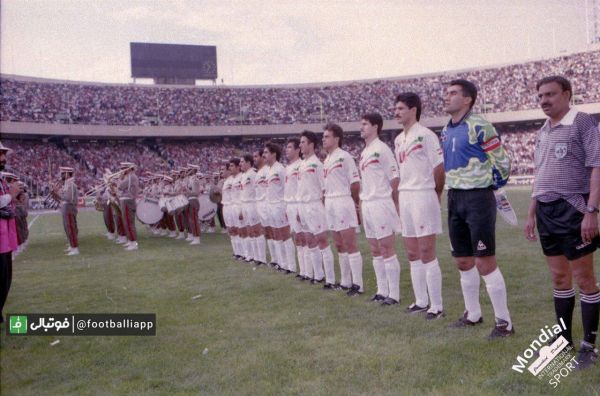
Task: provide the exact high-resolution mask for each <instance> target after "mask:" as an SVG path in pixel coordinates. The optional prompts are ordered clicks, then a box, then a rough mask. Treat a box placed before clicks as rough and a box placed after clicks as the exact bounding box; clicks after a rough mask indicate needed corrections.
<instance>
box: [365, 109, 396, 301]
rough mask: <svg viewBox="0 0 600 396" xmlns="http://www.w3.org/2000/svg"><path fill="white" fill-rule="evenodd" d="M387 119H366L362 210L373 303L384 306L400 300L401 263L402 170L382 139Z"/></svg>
mask: <svg viewBox="0 0 600 396" xmlns="http://www.w3.org/2000/svg"><path fill="white" fill-rule="evenodd" d="M382 128H383V118H382V117H381V115H380V114H377V113H368V114H365V115H363V116H362V120H361V128H360V136H361V137H362V138H363V139H365V143H366V147H365V148H364V150H363V151H362V153H361V155H360V164H359V169H360V174H361V191H360V200H361V210H362V216H363V226H364V228H365V236H366V237H367V241H368V242H369V247H370V248H371V253H372V255H373V268H374V269H375V277H376V278H377V293H376V294H375V295H374V296H373V297H372V298H371V301H381V303H382V305H393V304H398V302H399V301H400V263H399V262H398V257H396V251H395V249H394V245H395V241H396V237H395V233H399V232H400V219H399V218H398V183H399V177H398V167H397V165H396V160H395V158H394V153H392V150H391V149H390V148H389V147H388V146H387V144H385V143H383V142H382V141H381V140H379V133H380V132H381V129H382Z"/></svg>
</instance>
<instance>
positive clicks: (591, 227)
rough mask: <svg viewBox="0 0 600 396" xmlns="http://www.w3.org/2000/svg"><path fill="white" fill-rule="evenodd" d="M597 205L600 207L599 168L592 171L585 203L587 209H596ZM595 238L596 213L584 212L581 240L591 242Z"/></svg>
mask: <svg viewBox="0 0 600 396" xmlns="http://www.w3.org/2000/svg"><path fill="white" fill-rule="evenodd" d="M598 205H600V167H596V168H594V169H592V176H591V177H590V197H589V199H588V202H587V206H588V207H592V208H598ZM596 236H598V212H595V213H589V212H586V214H585V215H584V216H583V221H582V222H581V239H582V240H583V241H584V242H591V240H592V239H594V238H595V237H596Z"/></svg>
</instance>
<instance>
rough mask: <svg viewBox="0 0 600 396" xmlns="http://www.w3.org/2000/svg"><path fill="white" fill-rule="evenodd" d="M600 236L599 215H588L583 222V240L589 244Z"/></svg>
mask: <svg viewBox="0 0 600 396" xmlns="http://www.w3.org/2000/svg"><path fill="white" fill-rule="evenodd" d="M597 236H598V215H597V214H596V213H586V214H585V216H583V221H582V222H581V239H582V240H583V242H586V243H589V242H591V241H592V239H594V238H595V237H597Z"/></svg>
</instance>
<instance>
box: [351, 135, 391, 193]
mask: <svg viewBox="0 0 600 396" xmlns="http://www.w3.org/2000/svg"><path fill="white" fill-rule="evenodd" d="M359 167H360V178H361V180H362V184H361V191H360V199H361V200H362V201H369V200H373V199H382V198H391V197H392V187H391V186H390V183H391V181H392V180H393V179H395V178H397V177H398V166H397V165H396V160H395V159H394V153H392V150H391V149H390V148H389V147H388V145H387V144H385V143H383V142H382V141H381V140H379V138H375V140H373V141H372V142H371V143H370V144H369V145H368V146H367V147H365V149H364V150H363V151H362V153H361V154H360V164H359Z"/></svg>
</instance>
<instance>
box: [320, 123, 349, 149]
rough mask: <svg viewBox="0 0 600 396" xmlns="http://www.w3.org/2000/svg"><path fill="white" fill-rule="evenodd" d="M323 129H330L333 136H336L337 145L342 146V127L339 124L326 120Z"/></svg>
mask: <svg viewBox="0 0 600 396" xmlns="http://www.w3.org/2000/svg"><path fill="white" fill-rule="evenodd" d="M323 130H324V131H330V132H331V133H333V137H336V138H338V139H339V140H338V146H340V147H342V141H343V140H344V130H343V129H342V127H341V126H339V125H338V124H336V123H334V122H328V123H327V124H325V126H324V127H323Z"/></svg>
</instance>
